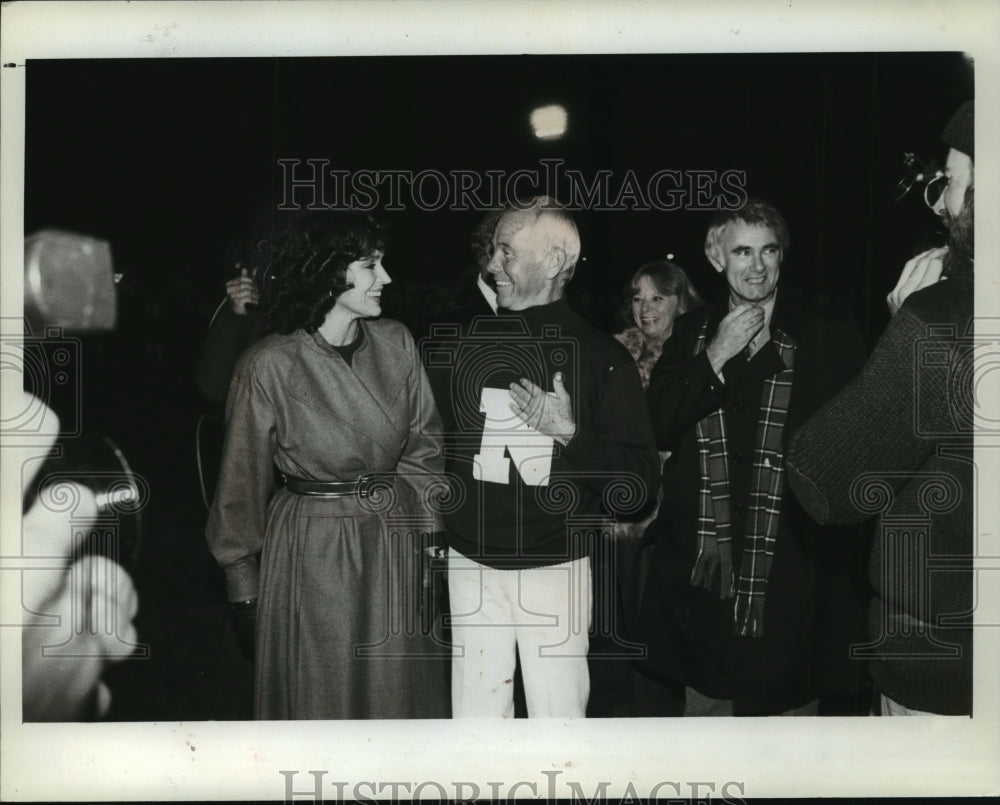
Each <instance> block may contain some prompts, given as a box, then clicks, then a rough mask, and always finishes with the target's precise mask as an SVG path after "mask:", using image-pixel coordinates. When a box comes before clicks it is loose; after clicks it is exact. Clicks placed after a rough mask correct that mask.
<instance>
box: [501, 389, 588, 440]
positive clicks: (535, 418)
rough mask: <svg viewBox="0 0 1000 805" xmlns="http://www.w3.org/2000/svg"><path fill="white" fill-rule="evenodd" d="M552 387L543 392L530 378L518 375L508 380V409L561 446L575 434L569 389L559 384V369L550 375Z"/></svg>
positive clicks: (530, 426)
mask: <svg viewBox="0 0 1000 805" xmlns="http://www.w3.org/2000/svg"><path fill="white" fill-rule="evenodd" d="M552 388H553V389H554V391H552V392H547V391H545V390H544V389H542V388H540V387H539V386H536V385H535V384H534V383H532V382H531V381H530V380H527V379H526V378H521V382H520V383H511V384H510V396H511V404H510V409H511V410H512V411H513V412H514V413H515V414H517V415H518V417H519V418H520V419H521V421H522V422H524V424H525V425H527V426H528V427H529V428H534V429H535V430H537V431H538V432H539V433H544V434H545V435H546V436H551V437H552V438H553V439H555V440H556V441H557V442H559V444H561V445H563V446H565V445H567V444H569V442H570V440H571V439H572V438H573V437H574V436H575V435H576V422H574V421H573V407H572V405H571V404H570V398H569V392H568V391H566V387H565V386H564V385H563V375H562V372H556V373H555V375H554V376H553V378H552Z"/></svg>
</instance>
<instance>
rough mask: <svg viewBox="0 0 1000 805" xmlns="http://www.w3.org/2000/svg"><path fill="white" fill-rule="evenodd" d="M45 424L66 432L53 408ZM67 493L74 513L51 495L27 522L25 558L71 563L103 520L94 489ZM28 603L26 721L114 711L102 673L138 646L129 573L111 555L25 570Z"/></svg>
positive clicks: (32, 467)
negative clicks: (96, 523)
mask: <svg viewBox="0 0 1000 805" xmlns="http://www.w3.org/2000/svg"><path fill="white" fill-rule="evenodd" d="M44 421H45V425H44V426H43V427H42V428H41V429H40V432H42V433H52V434H55V433H57V432H58V424H57V419H56V416H55V414H53V413H52V412H51V410H49V409H48V408H46V409H45V413H44ZM54 443H55V436H53V437H52V439H51V440H50V441H49V442H48V444H47V445H41V444H40V445H37V446H36V447H34V448H32V449H30V454H29V450H25V449H23V448H22V449H17V448H15V449H17V451H18V453H20V454H21V457H23V458H24V459H27V458H31V457H34V458H38V457H39V456H42V455H44V454H46V453H48V451H49V450H50V449H51V446H52V444H54ZM41 464H42V462H41V461H40V460H35V461H31V462H29V463H27V464H26V465H25V469H26V472H25V473H24V478H23V480H22V486H23V488H22V495H23V494H24V493H25V492H26V490H27V489H28V487H29V486H30V484H31V482H32V481H33V480H34V475H35V474H36V473H37V472H38V469H39V467H40V466H41ZM59 495H60V498H61V499H63V500H65V499H73V500H74V501H75V505H74V506H73V507H72V508H71V510H63V509H62V508H60V507H56V506H51V505H46V496H45V492H44V490H43V492H42V493H41V494H39V496H38V498H37V499H36V500H35V502H34V505H32V507H31V508H30V509H29V510H28V511H27V512H26V513H25V515H24V518H23V520H22V552H23V555H24V556H30V557H38V558H39V560H40V564H42V563H45V562H51V560H52V559H62V560H64V561H66V562H67V563H70V561H71V560H72V558H73V556H74V552H75V550H76V548H77V545H76V544H75V542H74V540H79V539H82V538H83V536H82V535H85V534H86V533H87V532H88V531H89V526H90V525H91V524H92V523H93V522H94V521H95V519H96V517H97V501H96V498H95V496H94V493H93V491H92V490H90V489H88V488H87V487H85V486H82V485H80V484H75V483H74V484H61V485H60V492H59ZM71 517H72V522H71ZM78 535H79V536H78ZM21 600H22V610H23V616H22V617H23V629H22V632H21V659H22V667H21V679H22V704H23V717H24V720H25V721H73V720H81V719H91V718H95V717H100V716H102V715H104V714H105V713H107V711H108V708H109V706H110V704H111V692H110V690H109V689H108V687H107V685H105V684H104V683H103V682H102V681H101V674H102V673H103V671H104V670H105V668H106V667H107V665H108V664H109V663H112V662H117V661H119V660H122V659H124V658H125V657H127V656H128V655H129V654H131V653H132V651H134V649H135V646H134V643H135V638H136V634H135V627H134V626H133V625H132V619H133V618H134V617H135V614H136V611H137V610H138V596H137V595H136V591H135V588H134V587H133V585H132V581H131V579H130V578H129V576H128V574H127V573H126V572H125V570H124V568H122V567H121V566H120V565H118V564H116V563H114V562H112V561H110V560H109V559H106V558H104V557H100V556H90V555H84V556H81V557H80V558H78V559H76V560H75V561H73V562H72V564H71V565H70V567H68V568H60V567H50V568H42V567H40V568H37V569H28V570H25V571H24V572H23V573H22V588H21ZM109 626H111V627H112V628H110V629H109V628H108V627H109ZM109 631H110V634H109V633H108V632H109Z"/></svg>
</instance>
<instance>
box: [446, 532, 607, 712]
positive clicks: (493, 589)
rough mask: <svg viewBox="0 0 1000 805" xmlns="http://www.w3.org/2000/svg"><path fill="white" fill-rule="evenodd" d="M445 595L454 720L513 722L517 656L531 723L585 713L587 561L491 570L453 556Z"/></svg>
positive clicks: (589, 595) (588, 607)
mask: <svg viewBox="0 0 1000 805" xmlns="http://www.w3.org/2000/svg"><path fill="white" fill-rule="evenodd" d="M448 593H449V596H450V598H451V629H452V631H451V636H452V638H451V639H452V642H453V644H454V648H453V653H452V663H451V703H452V715H453V717H454V718H468V717H495V718H513V716H514V667H515V663H516V657H517V655H520V659H521V675H522V677H523V679H524V696H525V700H526V702H527V705H528V715H529V716H530V717H531V718H560V717H579V718H582V717H583V716H584V715H586V710H587V698H588V696H589V695H590V674H589V672H588V670H587V649H588V647H589V636H588V631H589V629H590V619H591V610H592V609H593V591H592V589H591V578H590V559H589V558H587V557H585V558H583V559H577V560H574V561H572V562H565V563H563V564H559V565H548V566H546V567H537V568H531V569H529V570H495V569H493V568H490V567H486V566H485V565H481V564H479V563H478V562H475V561H473V560H472V559H469V558H468V557H465V556H463V555H462V554H460V553H458V552H457V551H455V550H451V551H450V552H449V556H448ZM515 652H517V654H515Z"/></svg>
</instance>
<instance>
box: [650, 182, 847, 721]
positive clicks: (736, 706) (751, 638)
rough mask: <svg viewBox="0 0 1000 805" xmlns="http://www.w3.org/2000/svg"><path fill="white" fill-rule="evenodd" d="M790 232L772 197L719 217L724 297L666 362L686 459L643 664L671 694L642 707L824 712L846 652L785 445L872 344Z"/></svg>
mask: <svg viewBox="0 0 1000 805" xmlns="http://www.w3.org/2000/svg"><path fill="white" fill-rule="evenodd" d="M789 242H790V238H789V231H788V225H787V223H786V222H785V219H784V217H783V216H782V215H781V213H780V212H779V211H778V210H777V209H775V208H774V207H773V206H772V205H771V204H768V203H767V202H764V201H759V200H750V201H748V202H747V204H746V205H745V206H744V207H743V208H741V209H739V210H732V211H730V210H723V211H720V212H718V213H716V214H715V216H713V218H712V221H711V223H710V225H709V229H708V233H707V236H706V239H705V254H706V256H707V258H708V260H709V262H710V263H711V265H712V266H713V267H714V268H715V270H716V271H718V272H719V273H720V274H721V275H722V276H723V277H724V279H725V281H726V285H727V289H726V293H725V294H724V295H722V296H720V298H718V299H716V300H714V301H713V302H711V303H710V304H708V305H707V306H706V307H704V308H700V309H698V310H694V311H692V312H691V313H688V314H687V315H684V316H681V317H680V318H678V319H677V321H676V322H675V323H674V328H673V333H672V335H671V337H670V339H669V340H667V342H666V343H665V345H664V348H663V354H662V355H661V356H660V359H659V361H658V362H657V363H656V365H655V366H654V368H653V372H652V376H651V379H650V383H649V389H648V392H647V399H648V402H649V408H650V413H651V416H652V419H653V427H654V430H655V432H656V437H657V447H659V449H660V450H668V451H671V452H672V454H671V456H670V457H669V459H667V461H666V463H665V464H664V467H663V497H662V500H661V502H660V509H659V514H658V516H657V518H656V520H654V521H653V523H652V524H651V525H650V526H649V529H650V532H651V533H650V534H649V535H647V538H651V539H653V540H654V541H655V544H654V548H653V556H652V560H651V563H650V564H651V567H650V571H649V578H648V581H647V583H646V585H645V591H644V596H643V602H642V608H641V611H640V615H639V619H640V630H641V635H642V637H643V639H644V642H645V643H646V644H647V646H648V658H647V660H646V661H645V662H644V663H642V664H641V668H640V671H641V673H642V674H643V675H644V676H645V677H646V679H647V680H648V681H649V682H650V686H651V687H652V686H653V683H656V684H657V685H659V686H660V687H662V688H666V689H667V691H668V692H669V693H668V694H666V693H665V694H661V695H653V694H652V693H647V694H646V699H647V702H648V707H649V710H648V711H647V712H644V713H637V715H682V714H683V715H807V714H814V713H816V712H817V710H818V706H817V700H818V697H819V696H820V695H821V694H823V693H825V692H827V691H825V690H824V682H825V679H824V677H825V676H826V675H827V674H829V673H830V671H831V670H832V669H831V668H830V667H829V663H827V662H826V660H827V657H828V655H829V649H830V644H833V643H836V642H838V641H843V642H844V647H843V653H844V654H846V642H847V641H848V639H849V638H848V637H846V636H844V630H843V629H841V628H839V626H838V625H837V617H841V618H844V617H846V618H850V607H849V601H843V600H841V599H840V598H839V597H838V596H839V595H840V593H838V590H842V589H845V587H844V586H843V585H841V584H840V583H839V581H840V580H839V579H838V573H839V571H840V570H841V568H839V567H838V566H837V564H836V563H834V562H831V561H830V558H829V557H826V556H819V555H817V554H818V550H819V546H818V540H817V534H816V531H817V526H816V525H815V523H813V522H812V521H811V520H810V519H809V518H808V516H807V515H806V513H805V512H804V511H802V509H801V508H800V507H799V506H798V504H797V502H796V501H795V498H794V496H793V495H792V493H791V490H790V489H788V488H787V485H786V479H785V475H784V469H785V462H784V455H785V450H786V449H787V444H788V441H789V439H790V437H791V433H792V432H793V430H794V428H795V427H796V426H797V425H798V424H800V423H802V422H804V421H805V420H806V418H807V417H808V416H809V415H810V414H812V413H813V412H814V411H816V410H817V409H818V408H819V406H820V404H822V402H824V401H825V400H826V399H829V397H831V396H833V394H834V393H836V392H837V391H839V390H840V388H841V387H842V386H843V384H844V383H846V382H847V380H848V379H850V378H851V377H852V376H853V375H854V374H855V373H856V372H857V371H858V369H859V368H860V366H861V364H862V362H863V360H864V350H863V347H862V342H861V338H860V333H859V332H858V330H857V328H856V327H855V326H853V325H852V324H851V323H850V322H847V321H844V320H841V319H838V318H835V317H830V316H827V315H825V314H823V313H822V312H821V311H817V310H812V309H810V308H807V307H806V306H805V305H804V303H803V302H802V301H801V300H800V299H799V298H798V297H797V296H796V295H795V294H794V293H793V291H792V289H791V288H789V287H788V286H787V283H783V282H781V277H782V276H783V272H782V269H783V263H784V261H785V259H786V257H787V255H788V250H789ZM832 345H836V349H831V346H832ZM831 618H832V619H831ZM824 664H825V665H826V667H824ZM839 676H840V677H841V678H842V677H843V676H844V674H840V675H839Z"/></svg>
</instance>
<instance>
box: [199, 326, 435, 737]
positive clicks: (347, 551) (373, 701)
mask: <svg viewBox="0 0 1000 805" xmlns="http://www.w3.org/2000/svg"><path fill="white" fill-rule="evenodd" d="M359 325H360V327H361V330H362V341H361V344H360V346H359V347H358V348H357V350H356V352H355V353H354V356H353V360H352V361H351V363H350V364H348V363H347V362H346V361H345V360H344V358H343V357H342V356H341V355H340V353H339V352H338V351H337V350H336V349H334V348H333V347H331V346H330V345H329V344H327V343H326V341H325V340H324V339H323V337H322V336H321V335H320V334H319V333H314V334H307V333H306V332H304V331H302V330H299V331H296V332H294V333H292V334H290V335H271V336H268V337H266V338H264V339H263V340H261V341H259V342H257V343H256V344H255V345H254V346H252V347H251V348H250V349H249V350H247V351H246V352H245V353H244V354H243V356H242V357H241V358H240V360H239V362H238V364H237V367H236V372H235V374H234V376H233V380H232V385H231V387H230V390H229V397H228V401H227V404H226V421H227V432H226V441H225V447H224V449H223V461H222V469H221V472H220V477H219V484H218V487H217V490H216V494H215V498H214V500H213V503H212V508H211V513H210V515H209V521H208V527H207V536H208V543H209V547H210V549H211V551H212V553H213V555H214V556H215V558H216V559H217V561H218V562H219V564H220V565H221V566H222V567H223V569H224V570H225V573H226V584H227V587H228V591H229V598H230V600H243V599H249V598H253V597H255V596H257V597H258V598H259V602H258V622H257V640H256V658H255V684H254V690H255V702H254V714H255V717H256V718H259V719H296V718H317V719H352V718H446V717H448V716H449V715H450V712H449V709H448V708H449V704H448V683H447V673H448V659H449V657H448V652H447V649H446V648H445V647H444V646H443V645H442V642H441V641H439V640H436V639H434V638H433V637H432V636H431V634H430V630H429V629H428V628H427V623H428V620H429V617H428V615H429V614H431V613H428V612H427V611H426V610H427V608H428V607H429V606H430V605H429V604H428V603H427V599H428V597H427V596H422V595H421V580H422V579H421V567H422V562H421V556H422V547H423V545H424V544H425V543H424V540H425V537H424V536H423V535H426V534H428V533H431V532H434V531H437V530H439V528H440V525H439V514H438V513H437V512H436V511H435V510H434V507H433V506H431V505H429V504H428V500H429V496H430V495H431V494H432V493H433V491H434V490H435V489H439V488H440V487H439V484H440V481H441V477H440V474H441V472H442V470H443V458H442V456H441V449H440V444H441V443H440V431H441V428H440V421H439V418H438V414H437V411H436V409H435V407H434V402H433V397H432V396H431V392H430V388H429V385H428V382H427V377H426V375H425V373H424V370H423V367H422V365H421V363H420V359H419V356H418V354H417V350H416V347H415V344H414V341H413V338H412V336H411V335H410V333H409V331H408V330H407V329H406V328H405V327H404V326H403V325H402V324H400V323H399V322H395V321H391V320H386V319H376V320H361V321H359ZM275 468H277V470H278V471H279V472H280V473H284V474H286V475H288V476H292V477H295V478H301V479H307V480H314V481H353V480H355V479H357V478H359V477H361V476H366V475H370V474H373V473H376V474H378V473H385V474H386V475H385V476H384V477H383V478H381V479H380V480H379V481H378V482H377V483H376V485H375V487H374V489H373V493H372V495H370V496H368V497H364V498H362V497H359V496H356V495H352V496H347V497H335V498H323V497H312V496H304V495H298V494H294V493H292V492H290V491H288V489H286V488H284V487H280V486H279V485H278V484H277V483H276V481H275ZM258 553H260V560H259V569H258V560H257V558H256V557H257V554H258ZM431 600H432V599H431Z"/></svg>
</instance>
